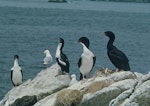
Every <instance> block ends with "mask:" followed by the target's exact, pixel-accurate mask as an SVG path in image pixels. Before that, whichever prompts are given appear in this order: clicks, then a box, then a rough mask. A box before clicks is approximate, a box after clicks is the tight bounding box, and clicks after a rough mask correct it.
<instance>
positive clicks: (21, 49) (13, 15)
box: [0, 0, 150, 100]
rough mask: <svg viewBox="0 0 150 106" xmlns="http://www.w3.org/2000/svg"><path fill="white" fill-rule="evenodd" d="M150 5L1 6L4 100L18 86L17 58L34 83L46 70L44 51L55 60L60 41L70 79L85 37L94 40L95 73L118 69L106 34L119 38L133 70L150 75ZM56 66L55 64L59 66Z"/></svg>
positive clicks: (31, 0) (17, 0)
mask: <svg viewBox="0 0 150 106" xmlns="http://www.w3.org/2000/svg"><path fill="white" fill-rule="evenodd" d="M149 10H150V4H145V3H119V2H89V1H70V2H69V3H48V2H47V1H46V0H4V1H3V0H1V1H0V100H1V99H2V98H3V97H4V95H5V94H6V93H7V92H8V91H9V90H10V89H11V88H12V87H13V85H12V83H11V80H10V69H11V67H12V66H13V56H14V55H15V54H18V55H19V57H20V60H19V63H20V65H21V67H22V70H23V76H24V81H26V80H27V79H33V78H34V77H35V76H36V75H37V73H39V72H40V71H41V70H42V69H45V66H44V65H43V64H42V60H43V58H44V54H43V51H44V49H49V50H50V51H51V53H52V56H53V57H54V56H55V51H56V48H57V44H58V38H59V37H62V38H64V40H65V46H64V48H63V51H64V53H65V54H67V56H68V58H69V61H70V74H72V73H75V74H76V75H77V76H78V77H79V69H78V66H77V62H78V59H79V57H80V55H81V53H82V47H81V45H79V44H77V43H75V42H76V41H77V40H78V39H79V38H80V37H82V36H86V37H88V38H89V40H90V49H91V51H93V53H94V54H95V55H96V57H97V61H96V65H95V67H94V69H93V73H94V72H95V71H96V70H97V69H98V68H99V67H108V68H111V69H114V68H115V67H114V66H113V65H112V64H111V62H110V61H109V59H108V57H107V54H106V45H107V42H108V38H107V37H105V36H103V34H102V33H103V32H104V31H107V30H111V31H113V32H114V33H115V34H116V41H115V42H114V45H116V46H117V47H118V48H119V49H121V50H122V51H123V52H124V53H125V54H126V55H127V57H128V58H129V61H130V66H131V70H132V71H136V72H140V73H143V74H145V73H148V71H150V65H149V64H150V56H149V54H150V50H149V48H150V42H149V40H150V11H149ZM53 63H55V59H54V62H53Z"/></svg>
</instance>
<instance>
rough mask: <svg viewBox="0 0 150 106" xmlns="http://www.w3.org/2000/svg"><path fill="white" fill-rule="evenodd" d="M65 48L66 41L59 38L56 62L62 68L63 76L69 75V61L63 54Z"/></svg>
mask: <svg viewBox="0 0 150 106" xmlns="http://www.w3.org/2000/svg"><path fill="white" fill-rule="evenodd" d="M63 47H64V39H63V38H59V43H58V46H57V50H56V61H57V63H58V65H59V66H60V68H61V71H62V73H63V74H65V73H69V67H70V65H69V60H68V58H67V56H66V55H65V54H64V53H63V51H62V49H63Z"/></svg>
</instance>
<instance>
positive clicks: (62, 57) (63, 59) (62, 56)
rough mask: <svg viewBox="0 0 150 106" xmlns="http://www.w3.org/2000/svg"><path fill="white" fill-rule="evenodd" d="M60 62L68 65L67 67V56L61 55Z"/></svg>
mask: <svg viewBox="0 0 150 106" xmlns="http://www.w3.org/2000/svg"><path fill="white" fill-rule="evenodd" d="M61 60H62V61H63V62H64V63H65V64H66V65H68V66H69V60H68V58H67V56H66V55H65V54H63V53H62V54H61Z"/></svg>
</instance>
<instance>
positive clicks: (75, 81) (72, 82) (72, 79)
mask: <svg viewBox="0 0 150 106" xmlns="http://www.w3.org/2000/svg"><path fill="white" fill-rule="evenodd" d="M76 83H78V81H77V79H76V75H75V74H72V75H71V81H70V84H69V86H72V85H74V84H76Z"/></svg>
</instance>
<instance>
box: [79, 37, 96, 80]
mask: <svg viewBox="0 0 150 106" xmlns="http://www.w3.org/2000/svg"><path fill="white" fill-rule="evenodd" d="M78 42H79V43H80V44H81V45H82V46H83V53H82V54H81V57H80V59H79V61H78V67H79V70H80V80H81V79H83V80H85V76H86V75H87V74H89V73H90V72H91V70H92V68H93V66H94V65H95V61H96V57H95V56H94V54H93V53H92V52H91V51H90V50H89V45H90V42H89V39H88V38H87V37H81V38H80V39H79V40H78Z"/></svg>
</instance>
